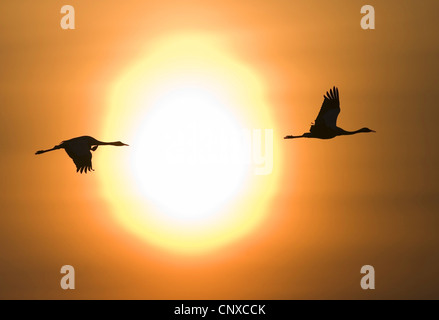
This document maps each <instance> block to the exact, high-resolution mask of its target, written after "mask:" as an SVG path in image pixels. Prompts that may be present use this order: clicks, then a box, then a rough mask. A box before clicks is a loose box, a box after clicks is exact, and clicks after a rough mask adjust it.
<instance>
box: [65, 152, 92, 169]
mask: <svg viewBox="0 0 439 320" xmlns="http://www.w3.org/2000/svg"><path fill="white" fill-rule="evenodd" d="M65 150H66V152H67V154H68V155H69V157H70V158H72V159H73V162H74V163H75V165H76V172H78V171H79V172H80V173H82V172H85V173H87V170H88V171H94V170H93V167H92V164H91V152H90V151H84V152H81V153H78V152H73V151H71V150H69V149H68V148H66V149H65Z"/></svg>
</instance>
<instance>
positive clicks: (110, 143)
mask: <svg viewBox="0 0 439 320" xmlns="http://www.w3.org/2000/svg"><path fill="white" fill-rule="evenodd" d="M118 144H119V142H117V141H113V142H104V141H99V140H96V145H97V146H117V145H118Z"/></svg>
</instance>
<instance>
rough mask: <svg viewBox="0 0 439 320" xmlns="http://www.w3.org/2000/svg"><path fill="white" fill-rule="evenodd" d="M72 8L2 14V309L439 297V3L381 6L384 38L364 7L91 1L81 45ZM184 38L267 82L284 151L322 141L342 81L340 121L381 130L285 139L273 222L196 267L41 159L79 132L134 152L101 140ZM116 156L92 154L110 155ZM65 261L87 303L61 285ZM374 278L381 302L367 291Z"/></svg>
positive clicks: (57, 164) (93, 179) (66, 164)
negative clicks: (190, 36)
mask: <svg viewBox="0 0 439 320" xmlns="http://www.w3.org/2000/svg"><path fill="white" fill-rule="evenodd" d="M64 4H67V3H64V2H63V1H52V2H50V3H49V2H47V3H46V2H41V1H39V2H36V1H2V2H1V4H0V16H1V17H0V30H2V31H1V33H0V40H1V45H2V46H1V48H2V49H1V50H0V61H1V72H0V82H1V86H0V105H1V114H2V116H1V119H0V122H1V123H0V133H1V137H2V139H1V140H0V147H1V148H0V150H1V157H0V161H1V166H2V168H3V170H2V171H1V173H0V175H1V178H0V180H1V181H2V185H1V193H0V203H1V207H2V210H1V223H0V252H1V257H0V298H3V299H4V298H13V299H14V298H25V299H29V298H37V299H46V298H55V299H69V298H83V299H88V298H104V299H105V298H134V299H316V298H317V299H321V298H329V299H337V298H345V299H346V298H347V299H350V298H360V299H367V298H438V295H439V292H438V289H437V288H438V287H439V280H438V279H439V277H438V271H437V270H439V259H438V258H439V257H438V254H437V246H438V244H439V243H438V242H439V238H438V233H437V226H438V222H439V221H438V217H437V212H438V200H437V199H438V182H437V181H438V178H439V174H438V170H437V163H438V160H439V159H438V158H439V152H438V149H437V147H436V145H435V144H434V141H435V140H436V138H437V136H438V135H437V132H436V118H437V117H438V116H439V113H438V109H437V107H436V104H437V100H436V91H437V85H438V83H439V76H438V75H439V70H438V64H437V57H438V54H439V44H438V42H437V35H436V31H437V29H438V25H437V24H438V23H437V19H436V14H437V12H438V10H439V4H438V3H437V1H423V2H422V3H419V2H415V1H396V0H395V1H374V2H373V3H368V4H372V5H374V7H375V10H376V29H375V30H373V31H364V30H362V29H361V28H360V18H361V14H360V8H361V6H362V5H364V4H366V2H364V1H357V0H355V1H342V0H337V1H330V2H329V1H317V0H312V1H280V0H279V1H262V0H252V1H250V0H242V1H236V0H235V1H229V0H225V1H224V0H223V1H217V0H212V1H198V0H192V1H184V4H183V2H181V1H124V2H122V1H105V4H104V2H101V1H99V2H98V1H85V0H81V1H79V0H76V1H73V2H71V3H69V4H71V5H73V6H74V7H75V10H76V29H75V30H68V31H65V30H62V29H61V28H60V26H59V21H60V18H61V16H62V15H61V14H60V13H59V11H60V8H61V6H62V5H64ZM184 32H203V33H206V34H212V35H215V36H217V37H221V39H223V40H224V41H225V43H226V44H227V47H228V49H229V50H230V52H232V53H233V55H234V56H235V57H236V58H237V59H239V60H240V61H244V62H245V64H246V65H248V66H249V67H251V68H252V70H256V71H257V73H258V75H259V76H260V77H261V78H262V79H264V83H265V85H266V88H265V89H266V92H265V94H266V97H265V98H266V101H267V103H268V105H269V110H270V113H271V116H272V118H273V119H274V123H275V124H276V126H275V127H274V128H273V129H274V139H275V140H279V141H281V140H282V137H283V136H284V135H286V134H293V133H294V134H302V133H303V132H305V131H306V130H308V129H309V125H310V123H311V121H313V120H314V119H315V117H316V115H317V112H318V110H319V108H320V106H321V103H322V95H323V93H324V92H325V91H326V90H328V89H329V87H331V86H333V85H336V86H338V87H339V88H340V98H341V110H342V111H341V114H340V117H339V125H340V126H341V127H343V128H344V129H346V130H355V129H357V128H361V127H365V126H367V127H370V128H372V129H374V130H376V131H377V133H376V134H360V135H358V136H352V137H339V138H336V139H333V140H330V141H320V140H318V141H317V140H316V141H314V140H306V139H303V140H282V141H281V143H279V147H278V149H277V150H275V153H274V156H275V157H281V161H279V162H277V163H278V165H277V166H275V167H274V170H275V172H276V174H278V176H279V179H278V182H277V192H276V193H275V194H274V195H273V196H272V197H271V199H270V201H269V202H268V204H267V207H266V208H265V212H266V215H265V220H264V221H263V223H262V224H261V225H260V226H259V227H258V228H257V229H256V230H254V231H253V232H252V233H250V234H249V235H247V236H246V237H244V238H243V239H241V240H240V241H236V242H234V243H232V244H229V245H228V246H225V247H222V248H221V249H219V250H217V251H214V252H211V253H206V254H202V255H190V256H187V255H178V254H175V253H171V252H167V251H166V250H162V249H160V248H158V247H155V246H154V245H151V244H149V243H147V242H145V241H143V240H140V239H138V238H137V237H135V236H134V235H132V234H130V232H129V231H127V230H126V229H124V228H122V227H120V226H118V224H117V221H116V220H115V218H114V216H113V214H112V213H111V212H112V208H111V207H110V205H109V203H108V202H107V201H106V199H105V198H104V197H103V196H102V193H101V192H100V187H101V183H100V181H98V179H97V177H98V175H97V174H95V173H92V174H89V175H87V176H85V175H79V174H76V173H75V171H74V166H73V164H72V162H71V160H70V159H68V157H67V156H66V154H65V153H64V152H63V151H58V152H56V153H53V154H50V156H49V155H48V156H47V157H44V158H36V156H35V155H34V152H35V151H36V150H39V149H41V148H45V147H47V148H49V147H52V146H53V145H54V144H56V143H58V142H60V141H61V140H64V139H69V138H72V137H75V136H80V135H91V136H95V137H96V138H98V139H101V140H106V141H113V140H122V141H124V142H127V143H130V141H125V140H126V139H125V138H126V137H120V136H102V133H103V132H104V129H103V127H104V125H105V118H106V111H107V110H108V94H109V90H110V88H111V84H112V83H113V81H115V79H116V78H117V76H118V75H120V74H121V72H122V70H124V68H126V67H127V66H129V65H131V64H132V62H133V61H135V60H138V59H139V58H140V57H141V55H142V54H143V52H144V50H145V48H148V47H149V46H151V45H152V44H153V43H154V42H155V41H157V40H158V39H161V38H163V37H167V36H169V35H175V34H178V33H184ZM124 139H125V140H124ZM102 149H103V148H102ZM102 149H99V151H98V152H97V153H96V154H95V155H94V157H96V158H97V157H102V158H101V159H103V158H105V156H110V155H111V154H112V152H113V151H104V150H102ZM96 170H99V167H97V166H96ZM121 170H124V168H121ZM256 200H257V199H255V201H256ZM65 264H71V265H73V266H74V267H75V269H76V272H77V276H76V278H77V280H76V281H77V285H76V287H77V289H75V290H72V291H63V290H61V288H60V286H59V280H60V274H59V270H60V268H61V266H62V265H65ZM365 264H370V265H373V266H374V267H375V271H376V277H377V280H376V281H377V282H376V287H377V289H376V290H374V291H363V290H361V288H360V279H361V275H360V268H361V266H363V265H365Z"/></svg>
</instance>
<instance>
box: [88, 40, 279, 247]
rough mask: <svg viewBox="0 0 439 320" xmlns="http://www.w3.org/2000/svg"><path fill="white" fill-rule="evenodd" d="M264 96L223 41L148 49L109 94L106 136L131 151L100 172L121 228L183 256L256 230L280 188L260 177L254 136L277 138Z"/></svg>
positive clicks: (166, 43) (178, 42)
mask: <svg viewBox="0 0 439 320" xmlns="http://www.w3.org/2000/svg"><path fill="white" fill-rule="evenodd" d="M264 94H265V91H264V85H263V81H262V80H261V79H260V78H259V77H258V75H257V74H256V73H255V72H254V71H253V70H252V69H250V68H249V67H248V66H246V65H245V64H244V63H242V62H241V61H239V60H238V59H237V58H235V57H234V56H233V54H232V53H231V52H230V50H228V49H227V45H226V44H224V42H223V41H222V40H221V39H220V38H218V37H213V36H211V35H205V34H194V33H190V34H183V35H182V34H179V35H174V36H170V37H165V38H162V39H160V40H159V41H157V42H156V43H154V44H153V45H151V46H149V47H148V49H147V52H146V53H145V54H144V55H142V57H140V58H139V60H138V61H136V62H134V63H133V64H132V65H130V66H129V67H127V68H126V69H125V70H123V71H122V73H121V75H120V76H119V77H118V78H117V79H116V80H115V81H114V82H113V83H112V85H111V88H110V93H109V100H108V104H109V110H108V117H107V118H106V121H105V123H104V129H103V135H104V136H105V137H112V136H117V137H121V138H123V139H124V140H126V141H128V143H129V144H130V147H129V148H127V149H126V152H123V153H114V152H112V157H111V159H112V160H113V161H112V162H111V163H109V162H107V163H99V168H100V170H99V177H100V181H101V184H102V190H103V195H104V197H105V198H106V199H107V200H108V202H109V203H111V209H112V212H113V213H114V216H115V218H116V221H118V223H121V224H122V225H123V226H124V227H126V228H127V230H129V231H130V232H132V233H134V234H136V235H137V236H138V237H140V238H141V239H144V240H146V241H147V242H148V243H149V244H153V245H158V246H160V247H162V248H166V249H169V250H172V251H177V252H180V253H182V252H183V253H184V252H186V253H194V252H205V251H207V250H212V249H214V248H218V247H221V246H223V245H225V244H228V243H231V242H233V241H235V240H237V239H239V238H242V237H243V236H244V235H245V234H248V233H249V232H250V231H251V230H254V229H255V228H256V227H257V226H258V225H259V224H260V223H261V221H262V220H263V217H264V213H265V212H264V208H265V205H266V203H267V201H268V200H269V198H270V196H271V194H272V193H273V192H274V189H275V181H276V174H275V173H271V172H270V174H268V175H266V176H258V175H256V174H255V166H257V165H260V163H259V164H255V161H254V151H253V148H254V141H253V140H254V137H253V136H252V132H253V131H252V130H254V129H263V128H273V122H272V120H271V115H270V112H269V108H268V106H267V103H266V98H265V96H264ZM267 150H268V149H267ZM113 151H114V150H113ZM124 151H125V150H124ZM110 152H111V151H110ZM102 158H104V157H102ZM96 167H98V165H96ZM116 167H126V168H128V172H124V173H123V174H122V173H121V171H120V170H116V169H115V168H116Z"/></svg>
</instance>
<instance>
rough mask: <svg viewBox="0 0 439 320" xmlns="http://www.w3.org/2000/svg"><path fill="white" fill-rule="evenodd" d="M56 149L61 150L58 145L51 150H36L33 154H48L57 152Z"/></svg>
mask: <svg viewBox="0 0 439 320" xmlns="http://www.w3.org/2000/svg"><path fill="white" fill-rule="evenodd" d="M58 149H61V146H60V145H58V146H54V147H53V148H52V149H47V150H38V151H37V152H35V154H42V153H45V152H49V151H53V150H58Z"/></svg>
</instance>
